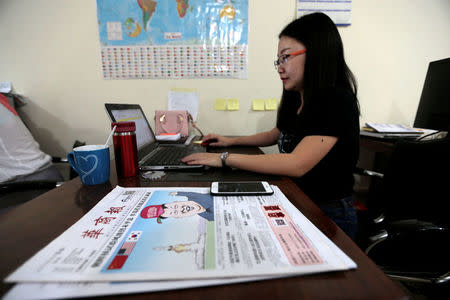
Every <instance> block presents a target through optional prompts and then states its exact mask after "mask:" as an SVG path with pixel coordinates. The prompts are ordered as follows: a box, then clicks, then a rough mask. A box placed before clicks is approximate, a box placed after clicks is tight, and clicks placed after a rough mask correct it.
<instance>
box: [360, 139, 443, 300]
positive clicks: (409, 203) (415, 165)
mask: <svg viewBox="0 0 450 300" xmlns="http://www.w3.org/2000/svg"><path fill="white" fill-rule="evenodd" d="M449 170H450V138H448V137H447V138H444V139H439V140H429V141H412V140H398V141H397V142H396V143H395V145H394V148H393V151H392V155H391V157H390V159H389V162H388V165H387V168H386V170H385V172H384V174H380V173H371V172H366V171H365V170H363V171H362V172H361V170H360V172H358V173H359V174H362V175H368V176H376V177H378V178H379V179H381V180H382V184H381V186H382V190H381V192H380V193H379V194H377V198H376V199H371V201H376V203H370V202H369V204H372V205H369V210H370V209H371V207H372V208H374V210H375V211H376V212H377V215H375V216H373V217H374V218H373V222H374V224H375V226H374V227H372V229H376V232H374V234H373V235H372V236H370V237H369V244H368V247H367V248H366V254H367V255H368V256H369V257H370V258H372V259H373V260H374V262H375V263H376V264H377V265H378V266H379V267H380V268H381V269H382V270H383V271H384V272H385V274H386V275H388V276H389V277H391V278H393V279H396V280H399V281H400V282H402V283H404V284H405V285H406V286H407V287H410V288H412V289H415V290H419V291H420V292H421V293H424V294H429V293H431V294H434V293H436V292H438V291H441V290H442V289H444V290H446V291H448V288H449V283H450V247H449V245H448V244H449V243H448V241H450V224H449V220H450V218H449V217H448V215H449V212H448V210H447V209H446V208H447V207H448V204H447V202H448V201H449V199H450V196H449V192H450V190H449V188H448V187H449V186H450V180H449V175H448V172H449Z"/></svg>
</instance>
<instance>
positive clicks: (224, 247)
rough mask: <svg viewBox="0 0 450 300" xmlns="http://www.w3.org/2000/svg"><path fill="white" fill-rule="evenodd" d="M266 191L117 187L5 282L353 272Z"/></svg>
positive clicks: (281, 201)
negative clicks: (239, 193)
mask: <svg viewBox="0 0 450 300" xmlns="http://www.w3.org/2000/svg"><path fill="white" fill-rule="evenodd" d="M273 189H274V194H273V195H270V196H247V197H242V196H228V197H218V196H214V197H213V196H212V195H210V194H209V189H208V188H122V187H116V188H115V189H114V190H113V191H111V192H110V193H109V194H108V195H107V196H105V197H104V198H103V199H102V200H101V201H100V202H99V203H98V204H97V205H96V206H95V207H94V208H92V210H91V211H89V212H88V213H87V214H86V215H85V216H83V218H81V219H80V220H79V221H78V222H77V223H75V224H74V225H73V226H71V227H70V228H69V229H68V230H67V231H65V232H64V233H63V234H61V235H60V236H59V237H58V238H56V239H55V240H54V241H53V242H51V243H50V244H49V245H47V246H46V247H45V248H43V249H42V250H41V251H39V252H38V253H37V254H35V255H34V256H33V257H32V258H31V259H29V260H28V261H27V262H25V263H24V264H23V265H22V266H21V267H19V268H18V269H17V270H16V271H15V272H13V273H12V274H11V275H9V276H8V277H7V278H6V279H5V281H6V282H99V281H104V282H105V281H106V282H113V281H121V282H124V281H138V280H139V281H141V280H150V281H164V280H166V281H167V280H175V281H173V282H172V286H173V285H174V286H175V287H172V288H176V282H177V281H178V282H179V279H189V280H198V279H223V280H224V282H226V280H231V281H232V280H235V279H237V278H243V277H248V276H252V277H257V278H255V279H258V278H261V279H263V278H267V277H272V276H274V277H277V276H293V275H298V274H308V273H316V272H327V271H337V270H347V269H353V268H356V264H355V263H354V262H353V261H352V260H351V259H350V258H349V257H347V256H346V255H345V254H344V253H343V252H342V251H341V250H340V249H339V248H338V247H336V246H335V245H334V244H333V243H332V242H331V241H330V240H329V239H328V238H327V237H326V236H325V235H323V234H322V233H321V232H320V231H319V230H318V229H317V228H316V227H315V226H314V225H313V224H312V223H311V222H310V221H309V220H308V219H307V218H306V217H305V216H303V215H302V214H301V213H300V212H299V211H298V210H297V209H296V208H295V207H294V206H293V205H292V204H291V203H290V202H289V201H288V199H287V198H286V197H285V196H284V195H283V193H282V192H281V191H280V190H279V189H278V188H277V187H276V186H273ZM247 279H250V278H247ZM205 282H206V281H205ZM74 284H76V283H74ZM78 284H79V283H78ZM130 284H133V283H130ZM136 284H137V283H136ZM216 284H217V283H216Z"/></svg>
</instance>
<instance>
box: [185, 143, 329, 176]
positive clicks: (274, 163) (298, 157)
mask: <svg viewBox="0 0 450 300" xmlns="http://www.w3.org/2000/svg"><path fill="white" fill-rule="evenodd" d="M337 140H338V138H337V137H333V136H318V135H314V136H307V137H305V138H304V139H303V140H301V141H300V143H299V144H298V145H297V147H295V149H294V151H292V153H280V154H261V155H246V154H235V153H231V154H230V155H229V156H228V158H227V160H226V164H227V166H229V167H233V168H238V169H243V170H247V171H252V172H258V173H266V174H274V175H285V176H291V177H300V176H303V175H304V174H306V173H307V172H308V171H309V170H311V169H312V168H313V167H314V166H315V165H316V164H317V163H319V161H320V160H322V158H324V157H325V155H326V154H327V153H328V152H329V151H330V150H331V148H333V146H334V145H335V144H336V142H337ZM182 161H183V162H185V163H187V164H201V165H207V166H213V167H222V161H221V159H220V153H195V154H191V155H189V156H186V157H184V158H183V159H182Z"/></svg>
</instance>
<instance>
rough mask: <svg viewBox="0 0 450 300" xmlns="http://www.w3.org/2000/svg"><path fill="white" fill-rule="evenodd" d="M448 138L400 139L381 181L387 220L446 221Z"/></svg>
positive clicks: (449, 154)
mask: <svg viewBox="0 0 450 300" xmlns="http://www.w3.org/2000/svg"><path fill="white" fill-rule="evenodd" d="M449 161H450V139H449V138H448V137H447V138H445V139H439V140H429V141H410V140H399V141H398V142H397V143H396V144H395V145H394V149H393V152H392V156H391V159H390V162H389V164H388V166H387V169H386V171H385V176H384V180H383V186H384V193H383V194H384V197H383V200H381V201H383V205H382V206H383V210H384V213H385V215H386V216H387V217H389V218H390V219H407V218H408V219H411V218H412V219H419V220H429V221H439V222H446V223H447V224H448V219H450V218H449V217H448V211H447V210H446V209H445V208H446V207H447V206H448V202H449V200H450V194H449V193H450V189H449V187H450V180H449V178H450V176H449V171H450V163H449Z"/></svg>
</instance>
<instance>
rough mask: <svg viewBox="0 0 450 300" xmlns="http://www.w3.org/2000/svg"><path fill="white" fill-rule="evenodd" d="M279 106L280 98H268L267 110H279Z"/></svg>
mask: <svg viewBox="0 0 450 300" xmlns="http://www.w3.org/2000/svg"><path fill="white" fill-rule="evenodd" d="M277 108H278V99H275V98H269V99H266V110H277Z"/></svg>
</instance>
